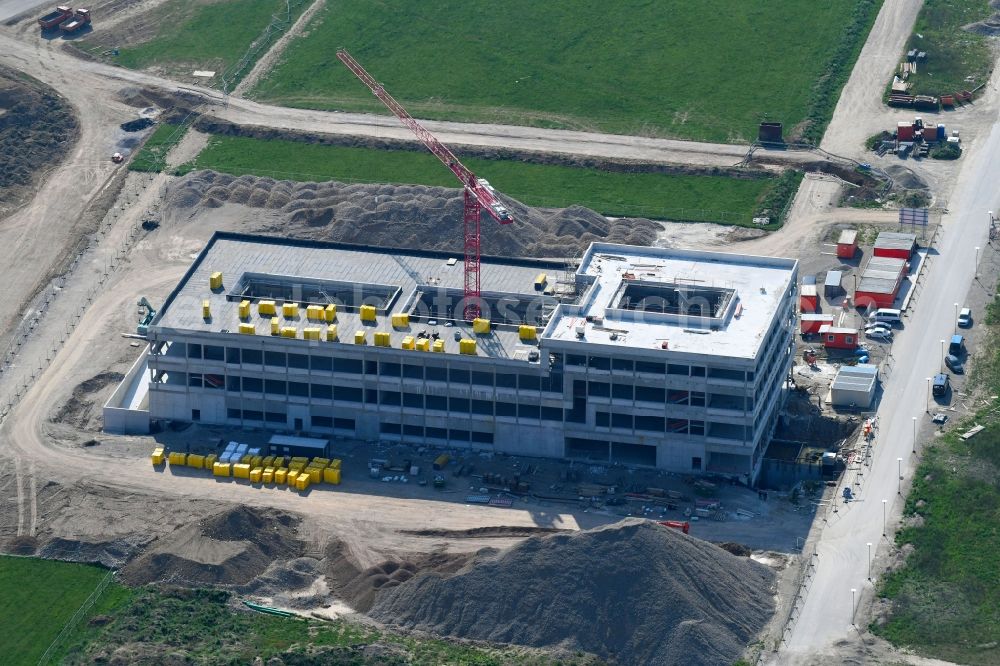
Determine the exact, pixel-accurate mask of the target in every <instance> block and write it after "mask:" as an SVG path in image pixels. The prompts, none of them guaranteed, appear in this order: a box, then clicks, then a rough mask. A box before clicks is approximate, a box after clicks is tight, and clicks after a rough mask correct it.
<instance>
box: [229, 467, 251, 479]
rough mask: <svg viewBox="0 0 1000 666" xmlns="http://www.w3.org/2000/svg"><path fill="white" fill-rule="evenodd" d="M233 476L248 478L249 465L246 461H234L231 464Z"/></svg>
mask: <svg viewBox="0 0 1000 666" xmlns="http://www.w3.org/2000/svg"><path fill="white" fill-rule="evenodd" d="M233 476H234V477H236V478H237V479H249V478H250V465H249V464H248V463H236V464H235V465H233Z"/></svg>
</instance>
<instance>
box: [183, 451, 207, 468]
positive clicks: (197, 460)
mask: <svg viewBox="0 0 1000 666" xmlns="http://www.w3.org/2000/svg"><path fill="white" fill-rule="evenodd" d="M187 466H188V467H194V468H195V469H204V468H205V456H200V455H197V454H195V453H189V454H188V457H187Z"/></svg>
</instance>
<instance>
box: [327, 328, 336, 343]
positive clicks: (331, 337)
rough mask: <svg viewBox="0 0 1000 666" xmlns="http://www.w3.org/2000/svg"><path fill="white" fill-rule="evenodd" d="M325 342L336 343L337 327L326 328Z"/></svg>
mask: <svg viewBox="0 0 1000 666" xmlns="http://www.w3.org/2000/svg"><path fill="white" fill-rule="evenodd" d="M326 341H327V342H336V341H337V325H336V324H330V325H329V326H327V327H326Z"/></svg>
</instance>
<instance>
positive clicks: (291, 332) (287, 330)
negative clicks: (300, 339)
mask: <svg viewBox="0 0 1000 666" xmlns="http://www.w3.org/2000/svg"><path fill="white" fill-rule="evenodd" d="M298 333H299V329H297V328H295V327H294V326H282V327H281V337H283V338H294V337H296V336H297V335H298Z"/></svg>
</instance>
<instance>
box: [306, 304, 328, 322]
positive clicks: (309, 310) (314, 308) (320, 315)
mask: <svg viewBox="0 0 1000 666" xmlns="http://www.w3.org/2000/svg"><path fill="white" fill-rule="evenodd" d="M306 319H308V320H309V321H326V312H325V311H324V310H323V306H322V305H307V306H306Z"/></svg>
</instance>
